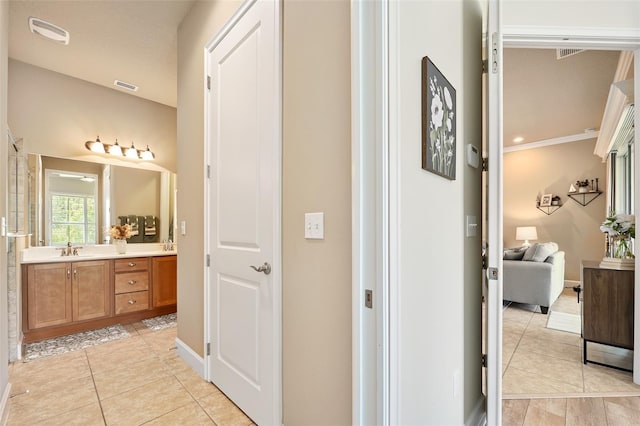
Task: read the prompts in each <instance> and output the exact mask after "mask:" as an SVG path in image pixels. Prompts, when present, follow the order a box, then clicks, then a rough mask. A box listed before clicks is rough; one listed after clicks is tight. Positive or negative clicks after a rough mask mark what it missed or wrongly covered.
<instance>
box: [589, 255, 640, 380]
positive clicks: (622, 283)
mask: <svg viewBox="0 0 640 426" xmlns="http://www.w3.org/2000/svg"><path fill="white" fill-rule="evenodd" d="M580 275H581V277H580V278H581V282H582V292H583V293H582V294H583V302H584V303H583V304H582V339H583V361H584V363H585V364H586V363H587V362H591V363H593V364H599V365H604V366H607V367H613V368H616V369H619V370H624V371H630V370H627V369H625V368H621V367H616V366H613V365H609V364H604V363H600V362H596V361H590V360H588V358H587V342H595V343H600V344H603V345H608V346H615V347H618V348H624V349H631V350H633V301H634V293H633V290H634V284H633V280H634V271H628V270H627V271H625V270H617V269H605V268H601V267H600V262H588V261H584V262H582V268H581V272H580Z"/></svg>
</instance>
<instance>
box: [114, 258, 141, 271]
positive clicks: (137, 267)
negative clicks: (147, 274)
mask: <svg viewBox="0 0 640 426" xmlns="http://www.w3.org/2000/svg"><path fill="white" fill-rule="evenodd" d="M114 268H115V272H116V274H117V273H118V272H131V271H146V270H148V269H149V258H148V257H132V258H130V259H116V260H115V263H114Z"/></svg>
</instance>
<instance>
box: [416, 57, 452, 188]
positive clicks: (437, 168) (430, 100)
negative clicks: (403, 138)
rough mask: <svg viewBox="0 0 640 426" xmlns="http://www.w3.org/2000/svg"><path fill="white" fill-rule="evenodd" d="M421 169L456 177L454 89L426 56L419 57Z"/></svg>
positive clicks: (449, 177)
mask: <svg viewBox="0 0 640 426" xmlns="http://www.w3.org/2000/svg"><path fill="white" fill-rule="evenodd" d="M422 168H423V169H424V170H427V171H430V172H432V173H435V174H437V175H440V176H442V177H445V178H447V179H450V180H455V178H456V90H455V89H454V88H453V86H452V85H451V83H449V81H448V80H447V79H446V78H445V76H444V75H443V74H442V73H441V72H440V70H438V68H437V67H436V66H435V65H434V64H433V62H431V60H430V59H429V58H428V57H427V56H425V57H424V58H422Z"/></svg>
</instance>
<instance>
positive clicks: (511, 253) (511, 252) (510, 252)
mask: <svg viewBox="0 0 640 426" xmlns="http://www.w3.org/2000/svg"><path fill="white" fill-rule="evenodd" d="M524 253H525V249H506V250H505V251H504V256H503V257H502V258H503V259H504V260H522V257H523V256H524Z"/></svg>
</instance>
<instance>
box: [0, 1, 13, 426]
mask: <svg viewBox="0 0 640 426" xmlns="http://www.w3.org/2000/svg"><path fill="white" fill-rule="evenodd" d="M8 30H9V3H8V2H5V1H3V2H0V170H1V172H0V217H7V161H8V160H7V148H8V141H7V132H6V123H7V74H8V70H7V68H8V65H7V58H8V51H9V50H8V45H7V39H8V37H9V31H8ZM6 244H7V239H6V237H2V236H0V423H2V424H4V420H5V419H6V416H7V414H8V411H7V406H6V404H7V402H8V400H7V399H8V397H9V389H10V388H11V386H10V385H9V374H8V363H9V342H8V330H7V328H8V326H7V318H8V314H7V250H6V247H7V245H6Z"/></svg>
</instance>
